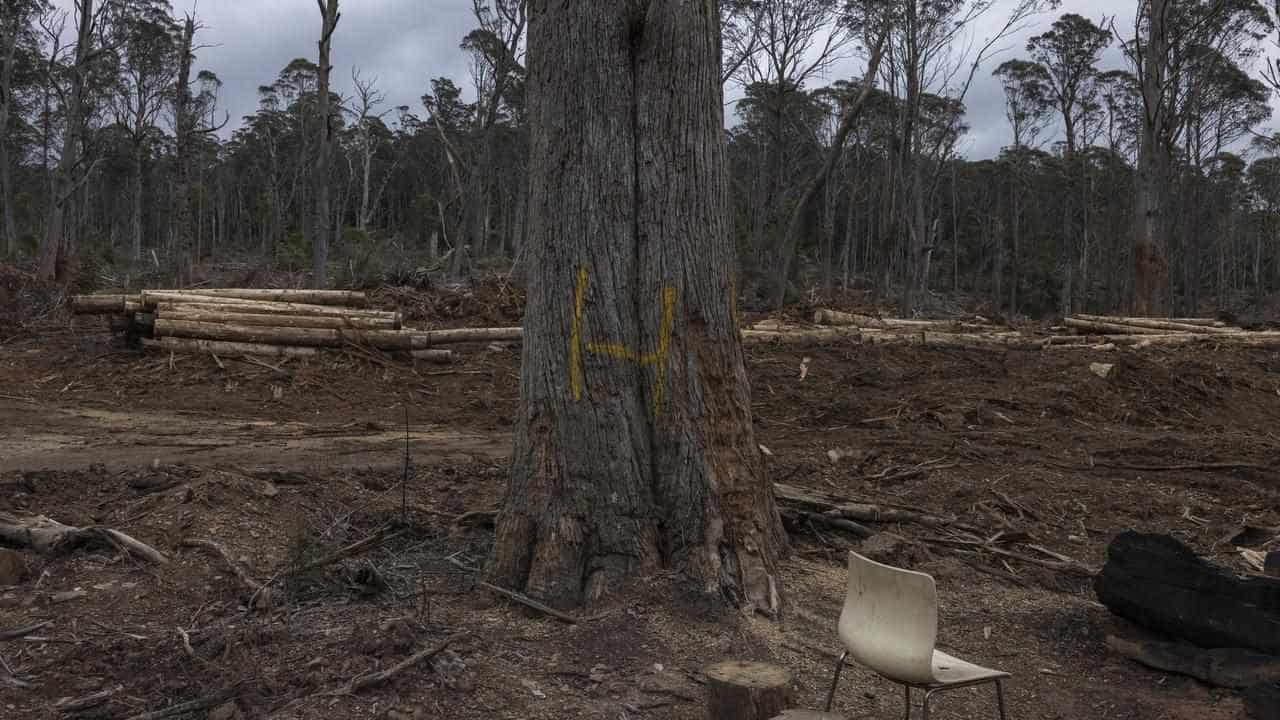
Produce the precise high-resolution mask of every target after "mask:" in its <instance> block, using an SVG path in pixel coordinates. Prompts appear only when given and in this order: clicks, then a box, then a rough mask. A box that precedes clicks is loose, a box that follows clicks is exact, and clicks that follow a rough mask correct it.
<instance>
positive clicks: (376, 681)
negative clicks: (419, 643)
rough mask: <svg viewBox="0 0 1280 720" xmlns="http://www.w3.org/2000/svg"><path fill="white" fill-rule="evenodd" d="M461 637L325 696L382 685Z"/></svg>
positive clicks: (447, 639) (354, 691)
mask: <svg viewBox="0 0 1280 720" xmlns="http://www.w3.org/2000/svg"><path fill="white" fill-rule="evenodd" d="M462 636H463V633H459V634H457V635H450V636H449V637H447V638H445V639H444V641H443V642H441V643H440V644H439V645H436V646H435V647H432V648H427V649H426V650H423V651H421V652H417V653H414V654H413V655H410V656H409V657H407V658H405V659H404V660H402V661H400V662H398V663H396V664H395V665H392V666H391V667H389V668H387V669H386V670H379V671H377V672H371V673H365V674H364V675H358V676H356V677H354V678H352V679H351V681H350V682H348V683H347V684H346V685H345V686H343V687H342V688H340V689H338V690H333V691H330V692H328V693H325V694H326V695H354V694H356V693H358V692H360V691H361V690H364V689H365V688H371V687H375V686H378V685H382V684H383V683H385V682H387V681H389V680H391V678H394V677H395V676H396V675H399V674H400V673H402V672H404V671H405V670H408V669H409V668H411V667H413V666H414V665H417V664H419V663H421V662H422V661H423V660H430V659H431V658H433V657H435V656H436V655H439V654H440V653H442V652H444V650H445V648H447V647H449V645H451V644H452V643H453V642H454V641H455V640H457V639H458V638H460V637H462Z"/></svg>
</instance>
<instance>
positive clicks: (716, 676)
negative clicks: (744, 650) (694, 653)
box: [706, 660, 792, 720]
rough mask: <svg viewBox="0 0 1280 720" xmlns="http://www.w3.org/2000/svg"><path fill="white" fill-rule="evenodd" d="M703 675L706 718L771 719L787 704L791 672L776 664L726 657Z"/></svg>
mask: <svg viewBox="0 0 1280 720" xmlns="http://www.w3.org/2000/svg"><path fill="white" fill-rule="evenodd" d="M706 676H707V720H771V719H772V718H773V717H775V716H777V715H778V714H779V713H781V712H782V711H783V710H786V709H787V707H788V706H789V705H791V680H792V678H791V673H789V672H787V671H786V670H783V669H782V668H780V667H778V666H777V665H770V664H768V663H761V662H744V661H741V660H726V661H724V662H720V663H716V664H715V665H712V666H711V667H709V668H707V669H706Z"/></svg>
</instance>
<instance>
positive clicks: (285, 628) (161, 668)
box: [0, 308, 1280, 720]
mask: <svg viewBox="0 0 1280 720" xmlns="http://www.w3.org/2000/svg"><path fill="white" fill-rule="evenodd" d="M463 310H465V308H464V309H463ZM460 312H461V311H460ZM503 319H504V318H502V317H491V318H483V319H481V320H479V321H468V320H465V319H463V320H455V322H456V324H489V323H494V322H495V321H499V320H503ZM0 340H2V342H0V510H5V511H16V512H19V513H38V514H43V515H47V516H50V517H52V518H54V519H56V520H58V521H61V522H64V523H69V524H74V525H95V524H97V525H105V526H110V527H113V528H116V529H119V530H121V531H124V532H126V533H129V534H131V535H133V536H134V537H137V538H138V539H140V540H143V541H145V542H148V543H150V544H152V545H154V546H155V547H157V548H158V549H160V550H161V551H162V552H164V553H165V554H166V555H168V556H169V558H170V560H171V561H170V562H169V563H167V564H164V565H151V564H146V563H142V562H140V561H138V560H135V559H133V558H131V557H129V556H126V555H123V554H121V553H119V552H116V551H114V550H103V549H93V548H89V549H82V550H78V551H75V552H72V553H70V554H67V555H64V556H61V557H57V558H44V557H39V556H37V555H35V554H33V553H30V552H24V553H23V557H24V558H25V560H26V563H27V567H28V574H27V576H26V577H25V579H23V580H22V582H20V583H19V584H18V585H16V586H12V587H0V629H5V628H11V627H15V626H19V625H25V624H28V623H32V622H37V621H42V620H49V621H52V622H51V624H50V625H49V626H47V627H46V628H43V629H42V630H40V631H39V633H38V634H37V635H35V636H32V637H28V638H26V639H25V640H24V641H20V642H0V659H2V660H3V661H4V662H3V664H0V717H5V718H9V717H12V718H19V717H21V718H54V717H59V718H62V717H79V718H87V717H105V718H124V717H131V716H134V715H138V714H141V713H144V712H147V711H154V710H160V709H164V708H166V707H170V706H172V705H174V704H177V703H182V702H187V701H191V700H196V699H200V698H205V697H208V696H210V695H213V694H217V693H219V692H221V691H224V690H225V691H229V692H231V693H232V695H230V697H232V698H233V699H232V700H231V701H230V702H231V704H226V703H222V702H219V703H216V704H215V706H214V707H213V709H202V710H199V711H198V712H196V713H195V714H194V715H192V717H202V716H208V717H214V718H218V720H230V718H236V717H246V718H250V717H275V718H384V717H385V718H391V719H392V720H401V719H402V718H415V719H420V718H460V719H468V718H475V719H477V720H478V719H480V718H484V719H486V720H489V719H491V718H547V719H551V718H555V719H557V720H558V719H562V718H600V719H605V718H607V719H609V720H619V719H621V718H628V719H633V718H701V717H702V716H703V704H702V703H703V700H702V698H703V693H704V690H703V689H702V687H701V679H700V669H701V668H703V667H704V666H705V665H707V664H709V663H711V662H714V661H718V660H721V659H727V658H746V659H762V660H770V661H772V662H776V663H778V664H780V665H782V666H784V667H786V668H787V669H789V670H791V671H792V672H793V673H794V674H795V676H796V678H797V685H798V700H799V702H800V704H801V705H803V706H806V707H818V706H820V703H821V699H822V695H823V688H824V685H825V683H826V682H827V680H828V678H829V677H830V668H831V663H832V661H833V660H834V658H835V656H836V653H837V648H838V641H837V638H836V637H835V631H834V626H835V620H836V618H837V616H838V615H839V610H840V603H841V601H842V599H843V585H844V580H845V573H844V568H843V557H844V551H845V550H846V549H849V548H858V547H862V548H863V549H864V550H865V551H866V552H868V553H869V554H872V555H873V556H877V557H880V558H882V559H885V560H887V561H890V562H893V563H896V564H901V565H905V566H909V567H912V568H915V569H918V570H922V571H925V572H928V573H931V574H932V575H934V576H935V578H936V579H937V581H938V587H939V592H940V596H941V602H942V611H941V614H942V617H941V623H940V626H941V629H940V639H939V644H940V646H941V647H942V648H943V649H946V650H947V651H949V652H952V653H953V654H956V655H959V656H961V657H964V658H966V659H970V660H973V661H975V662H980V663H983V664H988V665H991V666H995V667H999V668H1003V669H1007V670H1009V671H1011V672H1013V673H1014V680H1013V681H1012V682H1011V683H1010V685H1009V687H1008V693H1009V698H1010V717H1012V718H1020V719H1028V720H1029V719H1031V718H1043V719H1046V720H1047V719H1050V718H1055V719H1076V718H1132V719H1141V720H1157V719H1159V720H1192V719H1196V720H1228V719H1231V718H1241V717H1243V716H1244V714H1243V709H1242V705H1241V702H1240V701H1239V699H1237V698H1236V696H1235V695H1234V694H1233V693H1230V692H1226V691H1221V690H1214V689H1211V688H1208V687H1206V686H1203V685H1201V684H1199V683H1197V682H1195V681H1192V680H1189V679H1186V678H1182V677H1178V676H1173V675H1168V674H1163V673H1159V672H1155V671H1151V670H1147V669H1144V668H1142V667H1140V666H1137V665H1135V664H1133V663H1131V662H1129V661H1126V660H1123V659H1120V658H1117V657H1115V656H1114V655H1112V654H1110V653H1108V651H1107V649H1106V646H1105V644H1104V640H1105V637H1106V635H1107V634H1109V633H1122V634H1126V635H1132V634H1133V633H1134V632H1135V630H1134V629H1133V628H1131V627H1128V626H1126V625H1125V624H1124V623H1123V622H1121V621H1118V620H1115V619H1113V618H1112V617H1111V616H1110V615H1109V614H1108V613H1107V611H1106V610H1105V609H1104V608H1103V607H1102V606H1101V605H1099V604H1098V603H1097V602H1096V601H1095V599H1094V597H1093V593H1092V589H1091V587H1090V584H1089V580H1088V578H1087V577H1084V576H1083V575H1081V574H1077V573H1069V572H1063V571H1061V570H1056V569H1049V568H1047V567H1043V566H1041V565H1039V564H1034V563H1028V562H1023V561H1021V560H1018V559H1013V558H1009V557H1004V556H998V555H994V554H992V553H990V552H987V551H984V550H972V549H969V550H966V549H965V546H963V545H958V544H956V543H954V542H947V540H948V539H949V538H951V536H949V535H948V533H947V530H946V529H945V528H928V527H920V526H915V525H900V526H899V525H883V524H882V525H877V526H876V528H877V529H879V530H880V531H881V532H880V533H879V534H878V535H877V536H875V537H873V538H872V539H870V540H868V541H865V542H864V543H859V542H858V541H856V540H854V539H853V538H851V537H849V536H844V535H842V534H841V533H840V532H838V531H834V530H831V529H828V528H824V527H812V526H808V525H803V526H795V525H793V526H791V530H792V533H791V538H792V554H791V556H790V558H789V559H788V560H787V562H786V569H785V577H784V581H785V591H786V594H787V601H788V605H787V610H786V612H785V614H784V615H783V617H782V618H781V619H779V620H769V619H764V618H759V617H744V616H742V615H741V614H739V613H735V612H732V611H729V610H725V609H724V608H722V607H720V606H719V605H718V604H717V603H714V602H709V601H707V600H706V599H705V598H703V597H701V596H699V595H698V594H697V593H695V592H692V591H690V590H689V589H688V588H687V587H685V585H684V584H683V583H682V582H681V579H680V578H679V577H678V576H676V575H674V574H662V575H658V576H654V577H641V578H636V580H635V583H634V585H632V586H630V587H628V588H626V589H625V591H620V592H618V593H615V594H613V595H611V596H609V597H607V598H606V601H605V602H604V603H603V604H602V605H601V606H600V607H594V608H589V609H587V610H585V611H583V612H582V613H581V616H582V617H583V618H585V619H583V620H582V621H581V622H579V623H577V624H574V625H568V624H565V623H562V622H560V621H558V620H554V619H550V618H547V617H545V616H542V615H540V614H537V613H533V612H531V611H529V610H527V609H526V608H524V607H523V606H520V605H518V604H514V603H511V602H509V601H508V600H505V599H503V598H501V597H499V596H497V595H494V594H493V593H491V592H489V591H488V590H486V589H485V588H483V587H481V586H479V585H477V584H476V578H475V576H474V575H473V574H472V573H470V572H468V571H467V570H466V567H475V566H479V565H481V564H482V563H483V561H484V558H485V555H486V552H487V549H488V546H489V544H490V541H491V530H490V528H488V527H486V526H485V518H484V517H483V516H479V517H476V518H475V519H476V521H475V522H471V521H466V522H462V523H456V522H455V518H457V516H459V515H461V514H463V513H466V512H470V511H481V510H487V509H490V508H493V507H495V506H496V504H497V503H498V501H499V498H500V496H501V493H502V490H503V483H504V458H505V456H506V453H507V451H508V445H509V441H510V428H511V424H512V419H513V417H514V414H515V411H516V404H517V393H518V372H519V357H518V349H517V348H490V349H485V348H473V349H471V350H468V351H466V352H465V359H464V360H463V361H462V362H459V363H457V364H454V365H451V366H437V365H426V364H419V365H418V366H416V367H412V366H409V365H408V364H405V363H399V362H388V361H385V360H383V359H382V358H377V357H354V356H345V355H341V356H336V357H327V358H324V359H320V360H309V361H300V360H293V361H289V362H287V363H284V364H283V365H278V364H276V363H275V362H271V363H267V364H260V363H252V362H246V361H242V360H233V359H228V358H220V359H218V360H214V359H213V358H212V357H193V356H187V357H184V356H176V357H173V358H172V359H171V358H170V357H169V356H162V355H141V354H139V353H137V352H135V351H133V350H130V349H127V348H122V347H118V346H114V345H112V343H111V339H110V337H109V335H108V334H107V333H106V332H104V331H102V330H100V329H98V326H97V323H96V322H91V321H83V322H77V323H73V324H68V325H63V326H60V327H57V328H56V329H45V330H40V331H34V332H33V331H26V332H22V333H18V334H17V335H16V336H13V337H9V338H7V339H3V338H0ZM805 358H808V362H807V372H806V375H805V377H804V378H803V379H801V375H800V366H801V363H802V362H803V361H804V359H805ZM1090 362H1108V363H1114V364H1115V368H1114V371H1113V373H1112V375H1111V376H1110V377H1108V378H1107V379H1103V378H1100V377H1097V376H1095V375H1094V374H1092V373H1091V372H1090V370H1089V364H1090ZM269 365H274V367H270V366H269ZM1278 369H1280V354H1277V353H1276V352H1272V351H1267V350H1264V349H1227V348H1222V349H1219V350H1214V349H1211V348H1195V349H1186V348H1179V349H1167V350H1162V349H1149V350H1144V351H1141V352H1119V353H1097V354H1094V353H1092V351H1081V350H1068V351H1053V352H1039V351H1034V352H1032V351H1012V352H993V351H989V350H974V349H929V348H924V349H922V348H909V347H896V346H895V347H861V346H857V345H853V344H834V345H828V346H825V347H820V348H819V347H814V348H795V347H789V348H780V347H763V346H760V347H754V348H751V349H750V350H749V370H750V375H751V379H752V384H753V398H754V403H755V417H756V423H757V433H758V440H759V442H760V443H761V444H762V445H764V446H765V447H767V448H768V449H769V451H770V452H771V453H772V454H771V456H770V458H769V467H770V473H771V475H772V477H773V479H774V480H776V481H779V482H786V483H788V484H792V485H797V486H801V487H805V488H808V489H811V490H815V491H821V492H824V493H828V494H831V495H836V496H839V497H844V498H853V499H857V500H859V501H863V502H874V503H880V504H894V505H900V506H907V507H915V508H924V509H927V510H929V511H930V512H932V513H934V514H938V515H943V516H947V517H952V518H955V521H956V523H957V524H958V525H960V524H963V525H966V526H973V527H976V528H980V529H981V530H982V532H983V533H984V534H985V535H986V536H993V535H996V534H997V533H1001V532H1002V533H1004V535H1003V536H1002V537H1004V538H1008V539H1009V542H1010V543H1013V542H1015V541H1016V545H1015V544H1009V545H1003V544H1002V545H1000V547H1009V548H1011V549H1017V550H1018V552H1019V553H1023V554H1025V553H1027V552H1028V551H1027V550H1026V548H1027V547H1029V546H1030V545H1038V546H1040V547H1042V548H1044V549H1045V550H1047V551H1049V552H1051V553H1056V554H1058V555H1061V556H1066V557H1069V558H1070V559H1071V560H1073V561H1075V562H1077V563H1079V564H1082V565H1085V566H1088V567H1098V566H1100V565H1101V563H1102V561H1103V558H1104V553H1105V548H1106V545H1107V542H1108V541H1109V539H1110V538H1111V537H1112V536H1113V535H1114V534H1116V533H1118V532H1120V531H1122V530H1125V529H1131V528H1133V529H1139V530H1148V531H1162V532H1171V533H1173V534H1174V535H1175V536H1177V537H1179V538H1181V539H1183V540H1184V541H1186V542H1188V543H1189V544H1191V545H1192V546H1193V547H1195V548H1196V549H1197V550H1199V551H1201V552H1203V553H1206V554H1210V555H1212V556H1214V557H1215V559H1218V560H1219V561H1221V562H1223V563H1226V564H1230V565H1233V566H1237V567H1238V566H1239V560H1238V558H1237V557H1236V553H1235V551H1234V549H1233V548H1230V547H1228V546H1226V545H1225V543H1224V539H1225V538H1227V537H1230V536H1231V535H1232V534H1234V529H1236V528H1239V527H1240V526H1243V525H1255V526H1280V512H1278V511H1277V508H1280V503H1277V491H1278V490H1280V472H1277V470H1275V469H1274V468H1277V467H1280V466H1278V465H1277V461H1278V460H1280V438H1277V437H1276V435H1275V433H1276V428H1277V427H1280V424H1277V421H1280V379H1277V378H1278V377H1280V376H1277V374H1276V371H1277V370H1278ZM406 405H407V406H408V410H409V412H408V428H407V430H408V438H407V447H408V452H409V456H410V458H411V467H412V469H411V473H410V480H409V482H408V483H407V485H402V483H401V480H402V478H403V477H404V466H403V463H404V458H405V448H406V419H405V407H406ZM831 450H837V451H838V453H837V454H838V455H840V458H839V459H838V460H835V461H833V460H832V459H831V457H830V456H829V455H828V451H831ZM1205 463H1220V464H1222V463H1225V464H1231V463H1234V464H1236V465H1237V467H1235V468H1225V469H1214V470H1200V469H1194V467H1188V466H1195V465H1196V464H1205ZM402 489H403V490H404V492H403V494H402ZM371 536H376V537H375V541H374V542H372V543H370V544H367V545H364V546H361V547H360V549H359V550H358V551H357V552H354V553H352V554H351V555H350V556H348V557H345V558H342V559H339V560H337V561H334V562H329V563H325V564H320V566H319V567H317V568H315V569H311V570H305V569H303V568H305V567H306V566H307V565H308V564H309V563H312V564H315V563H317V562H318V561H320V560H324V559H325V558H326V556H327V555H330V554H331V553H332V552H333V551H335V550H337V549H339V548H343V547H346V546H348V545H350V544H352V543H356V542H358V541H361V540H362V539H367V538H369V537H371ZM190 538H200V539H207V540H213V541H215V542H217V543H218V544H220V545H221V546H223V547H225V548H226V549H227V550H228V552H229V554H230V555H231V556H232V558H233V559H235V560H236V561H237V562H238V563H239V564H240V565H242V567H243V569H244V571H245V572H246V574H247V576H248V577H249V578H251V579H252V581H253V582H266V581H268V580H272V579H274V580H276V581H277V582H274V583H272V584H271V589H270V590H268V591H266V592H261V593H254V592H253V591H252V590H251V589H250V588H249V587H248V586H246V584H245V583H244V582H243V581H242V580H240V579H238V578H237V576H236V575H235V574H234V573H233V572H231V570H230V568H229V567H228V565H227V563H226V562H225V561H224V560H223V559H222V558H220V557H218V555H217V554H215V553H213V552H211V551H209V550H208V549H204V548H193V547H186V546H184V545H183V544H182V541H183V540H184V539H190ZM1001 542H1003V541H1001ZM1038 557H1040V559H1041V560H1047V559H1049V557H1050V556H1049V555H1047V554H1041V555H1038ZM446 638H451V644H450V645H449V647H448V649H447V650H445V651H444V652H442V653H440V654H439V655H437V656H435V657H434V658H433V659H431V660H429V661H428V662H425V663H423V664H421V665H419V666H415V667H413V668H410V669H408V670H406V671H404V672H403V673H401V674H399V675H398V676H397V677H396V678H394V679H393V680H392V681H391V682H389V683H386V684H384V685H381V686H378V687H372V688H369V689H365V690H362V691H359V692H357V693H354V694H351V693H344V692H343V689H344V687H345V686H346V684H347V683H348V682H349V681H350V680H351V679H352V678H354V677H356V676H359V675H361V674H363V673H366V672H369V671H372V670H377V669H386V668H389V667H391V666H393V665H395V664H396V663H398V662H400V661H402V660H404V659H406V658H408V657H409V656H410V655H412V654H413V653H414V652H416V651H417V650H419V649H423V648H428V647H433V646H435V645H437V644H438V643H441V642H443V641H444V640H445V639H446ZM99 691H109V692H110V695H109V697H108V699H107V700H105V701H104V702H103V703H101V704H99V705H96V706H94V707H90V708H88V709H87V710H84V711H82V712H76V713H68V712H65V707H63V706H59V703H60V702H64V703H65V701H66V700H67V699H73V698H80V697H83V696H86V695H90V694H92V693H96V692H99ZM900 703H901V696H900V694H899V692H898V690H896V689H895V688H894V687H893V686H892V685H890V684H889V683H888V682H886V681H884V680H881V679H878V678H877V677H875V676H874V675H872V674H870V673H868V672H865V671H862V670H860V669H857V668H852V669H850V670H849V671H847V674H846V678H845V680H844V681H843V683H842V685H841V689H840V693H839V695H838V697H837V702H836V704H837V709H838V710H839V711H840V712H841V713H844V714H845V715H847V716H848V717H853V718H896V717H901V704H900ZM934 717H937V718H953V719H954V718H978V717H994V698H993V696H992V693H991V691H990V690H989V689H976V690H961V691H956V692H954V693H949V694H946V695H943V696H942V697H941V700H940V701H938V702H937V704H936V705H935V714H934Z"/></svg>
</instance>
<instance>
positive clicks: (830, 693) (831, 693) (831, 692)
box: [822, 650, 849, 712]
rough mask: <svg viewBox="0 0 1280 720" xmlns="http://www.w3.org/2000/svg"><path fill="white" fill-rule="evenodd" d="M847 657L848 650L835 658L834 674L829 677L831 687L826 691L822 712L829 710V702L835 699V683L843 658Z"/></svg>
mask: <svg viewBox="0 0 1280 720" xmlns="http://www.w3.org/2000/svg"><path fill="white" fill-rule="evenodd" d="M847 657H849V651H848V650H846V651H844V652H842V653H840V657H839V658H837V659H836V674H835V675H834V676H832V678H831V689H830V690H828V691H827V706H826V707H825V708H823V709H822V711H823V712H831V703H832V702H834V701H835V699H836V685H837V684H839V682H840V671H841V670H843V669H844V659H845V658H847Z"/></svg>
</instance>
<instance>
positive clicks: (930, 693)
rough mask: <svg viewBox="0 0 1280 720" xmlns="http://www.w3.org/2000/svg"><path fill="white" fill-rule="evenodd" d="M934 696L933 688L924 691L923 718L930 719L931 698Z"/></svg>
mask: <svg viewBox="0 0 1280 720" xmlns="http://www.w3.org/2000/svg"><path fill="white" fill-rule="evenodd" d="M932 697H933V691H932V690H926V691H925V693H924V709H923V710H922V711H921V713H920V717H921V718H922V720H929V699H930V698H932Z"/></svg>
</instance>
